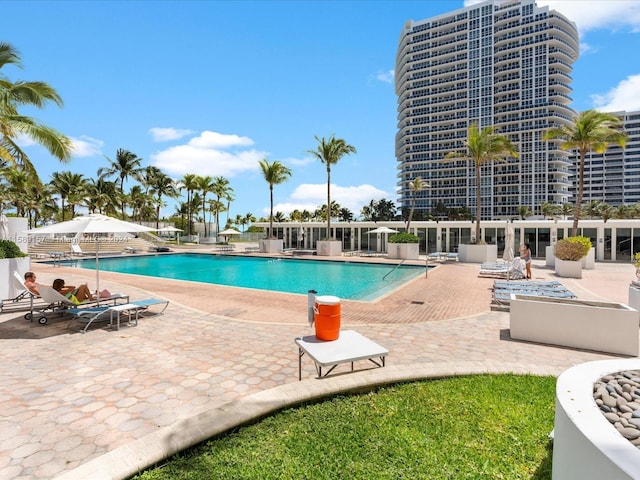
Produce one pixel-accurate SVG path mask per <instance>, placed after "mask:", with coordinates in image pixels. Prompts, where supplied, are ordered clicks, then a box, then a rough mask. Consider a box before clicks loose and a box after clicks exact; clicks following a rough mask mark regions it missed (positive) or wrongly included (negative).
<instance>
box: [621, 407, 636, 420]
mask: <svg viewBox="0 0 640 480" xmlns="http://www.w3.org/2000/svg"><path fill="white" fill-rule="evenodd" d="M619 408H620V411H621V412H624V413H625V414H627V413H628V414H629V417H628V418H631V415H632V414H633V411H634V410H633V408H631V407H630V406H629V405H628V404H627V405H620V407H619Z"/></svg>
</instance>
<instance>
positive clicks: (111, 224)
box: [26, 213, 156, 291]
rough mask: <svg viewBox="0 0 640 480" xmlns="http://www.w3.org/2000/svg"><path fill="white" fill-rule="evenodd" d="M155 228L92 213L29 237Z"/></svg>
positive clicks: (121, 231) (33, 231) (97, 285)
mask: <svg viewBox="0 0 640 480" xmlns="http://www.w3.org/2000/svg"><path fill="white" fill-rule="evenodd" d="M155 230H156V229H155V228H149V227H145V226H144V225H138V224H137V223H131V222H125V221H124V220H118V219H117V218H113V217H109V216H107V215H101V214H98V213H92V214H90V215H84V216H80V217H75V218H73V219H71V220H67V221H66V222H60V223H55V224H53V225H47V226H45V227H40V228H34V229H31V230H27V232H26V233H27V235H51V234H64V233H75V234H79V233H82V234H85V233H86V234H88V235H91V234H98V233H139V232H152V231H155ZM98 244H99V238H96V290H98V291H100V268H99V266H100V265H99V257H100V256H99V255H98V252H99V249H98Z"/></svg>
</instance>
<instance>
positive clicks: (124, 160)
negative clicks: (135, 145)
mask: <svg viewBox="0 0 640 480" xmlns="http://www.w3.org/2000/svg"><path fill="white" fill-rule="evenodd" d="M105 158H106V159H107V160H108V161H109V166H108V167H104V168H100V169H99V170H98V176H99V177H110V176H111V175H116V176H117V177H118V178H119V179H120V197H121V198H120V201H121V202H122V205H121V207H122V220H125V219H126V212H125V204H126V201H125V198H126V197H125V195H124V182H125V180H127V179H128V178H129V177H132V178H134V179H136V180H140V178H141V175H142V168H141V167H140V163H141V162H142V159H141V158H138V156H137V155H136V154H135V153H133V152H130V151H129V150H125V149H123V148H119V149H118V150H117V151H116V159H115V161H114V160H111V159H110V158H109V157H106V156H105Z"/></svg>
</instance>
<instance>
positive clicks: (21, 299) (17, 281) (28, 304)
mask: <svg viewBox="0 0 640 480" xmlns="http://www.w3.org/2000/svg"><path fill="white" fill-rule="evenodd" d="M11 281H12V282H13V286H14V288H15V289H16V291H18V292H19V293H18V294H17V295H16V296H15V297H13V298H7V299H4V300H0V313H1V312H2V311H3V310H4V308H5V307H7V306H11V307H15V308H16V309H23V310H24V309H29V310H32V309H33V300H34V298H36V295H34V294H33V293H31V292H30V291H29V289H28V288H27V286H26V285H25V284H24V280H23V278H22V275H20V274H19V273H18V272H16V271H15V270H14V271H13V276H12V277H11ZM27 320H28V318H27Z"/></svg>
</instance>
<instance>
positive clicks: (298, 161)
mask: <svg viewBox="0 0 640 480" xmlns="http://www.w3.org/2000/svg"><path fill="white" fill-rule="evenodd" d="M278 161H279V162H280V163H284V164H285V165H295V166H296V167H302V166H305V165H309V164H311V163H314V162H317V159H315V158H311V157H305V158H282V159H280V160H278Z"/></svg>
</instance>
